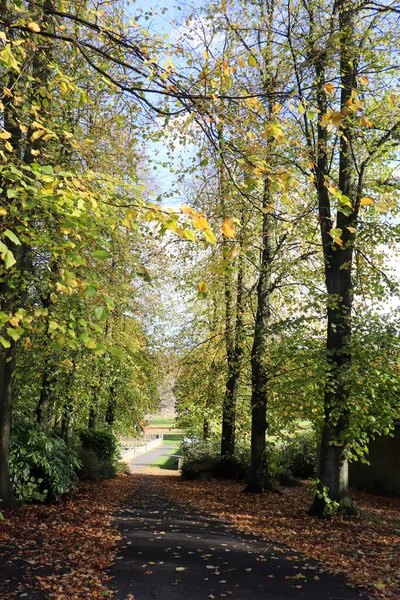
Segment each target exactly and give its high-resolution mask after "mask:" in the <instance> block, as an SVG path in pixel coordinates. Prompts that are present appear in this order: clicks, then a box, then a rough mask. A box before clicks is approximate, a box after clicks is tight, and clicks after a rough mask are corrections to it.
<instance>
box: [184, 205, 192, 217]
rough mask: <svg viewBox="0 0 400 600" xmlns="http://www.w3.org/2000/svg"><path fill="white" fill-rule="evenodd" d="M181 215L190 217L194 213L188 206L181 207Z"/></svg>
mask: <svg viewBox="0 0 400 600" xmlns="http://www.w3.org/2000/svg"><path fill="white" fill-rule="evenodd" d="M181 213H183V214H184V215H192V214H193V213H194V210H193V208H190V207H189V206H182V208H181Z"/></svg>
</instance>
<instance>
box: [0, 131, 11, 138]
mask: <svg viewBox="0 0 400 600" xmlns="http://www.w3.org/2000/svg"><path fill="white" fill-rule="evenodd" d="M10 137H11V133H10V132H9V131H1V132H0V139H2V140H9V139H10Z"/></svg>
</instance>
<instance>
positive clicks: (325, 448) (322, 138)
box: [310, 0, 360, 517]
mask: <svg viewBox="0 0 400 600" xmlns="http://www.w3.org/2000/svg"><path fill="white" fill-rule="evenodd" d="M337 9H338V18H339V30H340V73H341V112H342V115H345V112H346V111H345V110H344V109H345V108H346V107H347V106H348V103H349V102H350V101H351V98H352V92H353V90H356V89H357V78H356V64H357V56H356V43H355V26H354V10H353V7H352V3H349V2H348V0H340V1H339V2H338V4H337ZM317 75H318V76H319V85H320V87H321V88H322V85H323V75H324V73H323V69H322V68H321V66H319V67H317ZM320 98H321V102H322V103H324V101H323V92H322V90H321V91H320ZM342 118H343V125H342V130H343V134H342V136H341V138H340V157H339V189H340V191H341V193H342V194H343V195H345V196H347V197H348V198H349V199H350V201H351V206H352V210H351V212H350V214H346V212H341V211H338V213H337V228H338V229H340V230H341V232H342V233H341V240H342V241H341V243H337V242H335V241H334V240H332V237H331V236H330V235H329V233H330V231H331V229H332V218H331V213H330V204H329V196H328V191H327V190H326V187H325V185H324V183H323V182H322V178H323V176H324V175H325V174H328V172H329V171H328V165H327V160H326V153H325V150H324V148H325V147H326V130H325V129H324V128H322V127H321V126H319V129H318V138H319V152H320V158H319V160H320V164H319V167H320V168H321V174H320V182H319V214H320V223H321V236H322V243H323V251H324V260H325V282H326V289H327V292H328V304H327V316H328V323H327V339H326V352H327V365H328V368H327V374H326V381H325V394H324V412H325V418H324V425H323V432H322V438H321V448H320V457H319V466H318V479H319V486H318V490H317V493H316V496H315V499H314V502H313V505H312V507H311V509H310V514H313V515H317V516H321V517H326V516H329V515H330V514H331V512H332V508H333V507H332V506H331V502H332V501H333V502H334V503H335V508H337V509H338V511H339V512H341V513H347V514H349V513H353V512H354V505H353V503H352V501H351V498H350V493H349V478H348V460H347V448H348V440H347V432H348V429H349V421H350V412H349V394H350V379H349V376H350V367H351V342H352V340H351V338H352V326H351V315H352V305H353V284H352V264H353V249H354V241H355V234H354V233H352V232H351V230H349V229H348V228H349V227H350V228H351V229H352V228H354V227H355V225H356V224H357V217H358V210H359V200H360V198H359V196H360V194H359V190H358V187H357V186H356V173H357V170H356V165H355V162H354V157H353V151H352V144H353V141H354V124H353V123H354V117H351V116H349V117H346V116H343V117H342ZM356 118H357V117H356Z"/></svg>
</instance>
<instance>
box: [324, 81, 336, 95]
mask: <svg viewBox="0 0 400 600" xmlns="http://www.w3.org/2000/svg"><path fill="white" fill-rule="evenodd" d="M324 90H325V92H326V93H327V94H331V93H332V92H334V91H335V86H334V85H333V83H326V84H325V85H324Z"/></svg>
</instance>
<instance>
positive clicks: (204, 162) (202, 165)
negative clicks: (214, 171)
mask: <svg viewBox="0 0 400 600" xmlns="http://www.w3.org/2000/svg"><path fill="white" fill-rule="evenodd" d="M207 165H208V158H203V160H202V161H201V163H200V166H201V167H206V166H207Z"/></svg>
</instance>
